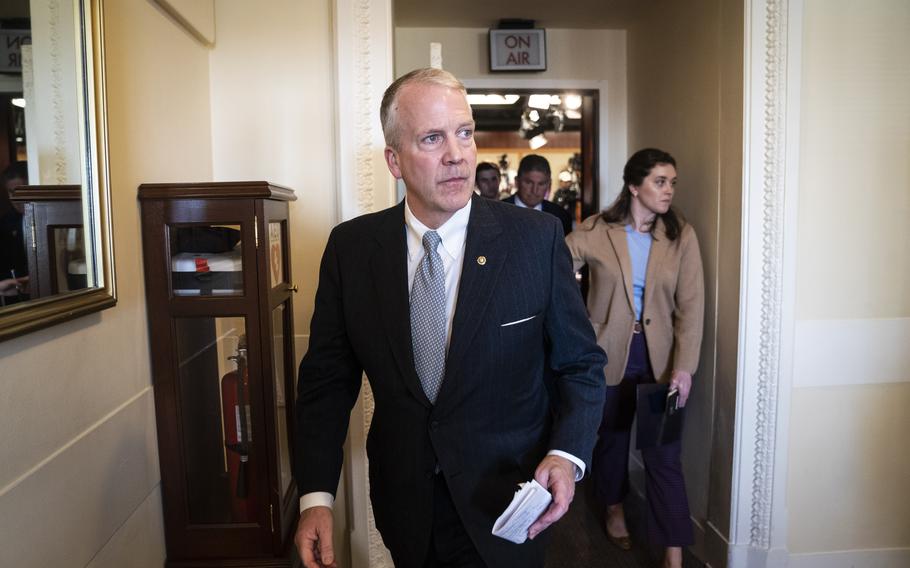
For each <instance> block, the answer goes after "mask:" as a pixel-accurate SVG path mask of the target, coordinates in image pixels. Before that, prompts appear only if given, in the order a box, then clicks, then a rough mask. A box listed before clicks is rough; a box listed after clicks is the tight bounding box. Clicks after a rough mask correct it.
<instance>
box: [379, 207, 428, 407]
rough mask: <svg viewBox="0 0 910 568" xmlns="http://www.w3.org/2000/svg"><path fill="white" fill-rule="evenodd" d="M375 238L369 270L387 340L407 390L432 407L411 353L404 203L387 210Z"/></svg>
mask: <svg viewBox="0 0 910 568" xmlns="http://www.w3.org/2000/svg"><path fill="white" fill-rule="evenodd" d="M375 238H376V240H377V242H378V243H379V247H378V248H377V249H376V251H375V252H374V254H373V256H372V257H371V259H370V271H371V273H372V275H373V282H374V285H375V287H376V298H377V301H378V304H379V310H380V313H381V315H382V322H383V325H384V327H385V331H386V337H388V340H389V344H390V346H391V348H392V354H393V356H394V358H395V362H396V363H397V364H398V368H399V370H400V371H401V376H402V377H403V378H404V382H405V385H406V386H407V388H408V390H410V391H411V394H413V395H414V396H415V397H416V398H417V400H419V401H420V402H421V403H423V404H424V405H425V406H430V401H429V399H427V396H426V394H424V392H423V387H422V386H421V384H420V379H419V378H418V377H417V371H415V370H414V356H413V355H412V353H411V318H410V305H409V303H408V281H407V278H408V245H407V241H406V240H405V239H406V235H405V224H404V201H402V202H401V203H399V204H398V206H397V207H394V208H393V209H390V210H389V211H388V213H387V215H386V218H385V219H384V220H383V221H382V223H381V224H380V227H379V230H378V231H377V233H376V235H375Z"/></svg>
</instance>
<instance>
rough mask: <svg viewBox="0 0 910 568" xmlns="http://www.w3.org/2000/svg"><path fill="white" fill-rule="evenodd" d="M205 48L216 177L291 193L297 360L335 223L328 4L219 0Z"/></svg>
mask: <svg viewBox="0 0 910 568" xmlns="http://www.w3.org/2000/svg"><path fill="white" fill-rule="evenodd" d="M215 25H216V29H217V34H218V36H217V37H218V39H217V43H216V45H215V49H214V50H213V51H212V54H211V93H212V98H211V100H212V111H211V113H212V114H211V116H212V164H213V168H212V169H213V175H214V178H215V179H216V180H217V181H231V180H234V181H237V180H253V179H257V180H258V179H262V180H267V181H270V182H273V183H277V184H280V185H286V186H288V187H290V188H291V189H293V190H294V191H295V192H296V195H297V201H295V202H292V203H291V211H290V215H291V252H292V266H291V271H292V275H293V279H294V282H295V283H297V284H298V285H299V287H300V292H299V293H298V294H297V295H296V296H295V297H294V312H295V314H294V315H295V317H294V329H295V333H296V334H297V336H298V344H297V353H296V355H297V358H298V360H299V358H300V357H301V356H302V355H303V353H304V351H305V349H306V342H305V341H303V339H305V337H306V335H307V334H308V333H309V327H310V318H311V317H312V313H313V299H314V296H315V294H316V284H317V280H318V273H319V261H320V259H321V257H322V251H323V249H324V248H325V242H326V240H327V239H328V235H329V231H330V230H331V229H332V227H333V226H334V225H335V223H336V219H337V214H336V209H337V207H336V203H337V189H336V181H335V142H334V136H335V134H334V128H335V122H334V120H335V118H334V117H335V105H334V80H333V78H334V72H333V67H332V54H333V46H332V41H333V36H332V2H331V1H330V0H320V1H318V2H307V3H300V2H294V1H292V0H270V1H269V2H267V3H266V2H260V3H257V4H256V6H255V8H254V9H251V6H250V4H249V3H248V2H245V1H243V0H218V2H217V4H216V10H215Z"/></svg>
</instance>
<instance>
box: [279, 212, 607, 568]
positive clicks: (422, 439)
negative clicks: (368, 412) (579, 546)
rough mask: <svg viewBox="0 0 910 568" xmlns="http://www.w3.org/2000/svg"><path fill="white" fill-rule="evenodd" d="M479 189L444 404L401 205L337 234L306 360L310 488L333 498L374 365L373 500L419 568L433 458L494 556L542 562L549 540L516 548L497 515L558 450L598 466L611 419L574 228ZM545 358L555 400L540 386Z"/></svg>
mask: <svg viewBox="0 0 910 568" xmlns="http://www.w3.org/2000/svg"><path fill="white" fill-rule="evenodd" d="M473 199H474V202H473V205H472V208H471V215H470V219H469V222H468V230H467V239H466V242H465V255H464V264H463V269H462V274H461V281H460V285H459V290H458V299H457V303H456V307H455V315H454V320H453V324H452V335H451V340H450V343H449V351H448V356H447V360H446V372H445V378H444V381H443V384H442V388H441V390H440V393H439V397H438V399H437V401H436V404H435V405H431V404H430V402H429V401H428V400H427V398H426V396H425V395H424V393H423V390H422V388H421V385H420V381H419V379H418V377H417V374H416V372H415V370H414V363H413V356H412V353H411V340H410V323H409V316H408V313H409V312H408V283H407V281H406V278H407V276H406V274H407V249H406V247H407V245H406V241H405V224H404V205H403V203H400V204H398V205H397V206H395V207H393V208H391V209H387V210H385V211H381V212H379V213H374V214H370V215H365V216H362V217H359V218H357V219H354V220H351V221H349V222H346V223H342V224H341V225H339V226H337V227H336V228H335V229H334V230H333V231H332V234H331V236H330V237H329V242H328V244H327V245H326V250H325V254H324V256H323V260H322V266H321V269H320V275H319V288H318V291H317V293H316V306H315V311H314V313H313V320H312V325H311V334H310V347H309V350H308V352H307V354H306V356H305V357H304V359H303V361H302V362H301V364H300V370H299V385H298V398H297V415H298V424H297V431H296V449H297V451H296V470H295V475H296V478H297V483H298V486H299V488H300V491H301V493H307V492H311V491H327V492H330V493H333V494H334V492H335V489H336V487H337V485H338V478H339V474H340V471H341V462H342V444H343V443H344V439H345V435H346V432H347V426H348V415H349V411H350V409H351V407H352V406H353V404H354V402H355V400H356V398H357V394H358V392H359V390H360V384H361V373H362V372H363V371H365V372H366V375H367V377H368V378H369V381H370V385H371V387H372V390H373V394H374V399H375V413H374V415H373V422H372V425H371V428H370V433H369V437H368V440H367V452H368V456H369V460H370V484H371V499H372V503H373V507H374V513H375V517H376V525H377V527H378V528H379V530H380V532H381V533H382V537H383V540H384V541H385V543H386V545H387V546H388V547H389V549H390V550H392V552H393V556H395V558H396V562H398V563H399V565H400V566H420V565H421V563H422V562H423V559H424V557H425V555H426V552H427V550H428V548H427V547H428V546H429V539H430V528H431V524H432V523H431V519H432V503H433V472H434V467H435V465H436V464H437V463H438V464H439V466H440V467H441V469H442V472H443V474H444V475H445V477H446V481H447V484H448V486H449V489H450V491H451V494H452V498H453V500H454V502H455V504H456V507H457V509H458V512H459V515H460V516H461V518H462V521H463V522H464V524H465V527H466V528H467V530H468V532H469V534H470V535H471V538H472V540H473V541H474V543H475V545H476V546H477V549H478V551H479V552H480V554H481V556H482V557H483V558H484V559H485V561H486V562H487V564H488V565H489V566H491V567H496V568H500V567H509V566H515V567H522V568H525V567H527V566H534V565H538V564H540V562H541V558H542V556H541V550H540V547H541V546H542V544H541V540H542V539H536V540H535V541H533V542H532V541H528V542H527V543H526V544H523V545H515V544H512V543H509V542H507V541H505V540H502V539H499V538H497V537H494V536H492V535H491V534H490V531H491V529H492V526H493V521H494V520H495V518H496V517H497V516H498V515H499V513H501V512H502V510H503V509H504V508H505V506H506V505H507V504H508V502H509V501H510V500H511V498H512V495H513V493H514V491H515V489H516V485H517V484H518V483H519V482H523V481H527V480H529V479H531V478H532V477H533V474H534V470H535V468H536V466H537V464H538V463H539V462H540V460H541V459H542V458H543V456H544V455H545V453H546V452H547V451H548V450H549V449H560V450H563V451H566V452H569V453H571V454H573V455H575V456H578V457H579V458H581V459H583V460H585V462H586V463H590V462H589V460H590V456H591V451H592V448H593V444H594V438H595V435H596V429H597V425H598V424H599V421H600V416H601V413H602V404H603V392H604V377H603V366H604V364H605V362H606V356H605V355H604V353H603V351H602V350H601V349H600V348H599V347H598V346H597V344H596V343H595V339H594V334H593V332H592V329H591V325H590V324H589V323H588V320H587V316H586V315H585V309H584V306H583V304H582V300H581V295H580V294H579V292H578V288H577V285H576V284H575V281H574V278H573V272H572V263H571V259H570V258H569V253H568V250H567V249H566V246H565V243H564V239H563V230H562V227H561V226H560V224H559V223H558V222H557V220H556V219H555V218H554V217H552V216H550V215H540V214H538V213H537V212H535V211H528V210H525V209H521V208H518V207H514V206H512V205H507V204H504V203H499V202H496V201H490V200H487V199H483V198H480V197H476V196H475V197H474V198H473ZM481 257H482V258H483V259H484V260H481ZM528 318H530V319H528ZM520 320H526V321H522V322H521V323H516V324H514V325H505V324H510V323H512V322H517V321H520ZM548 368H549V369H550V370H552V381H553V385H555V391H556V392H557V393H558V397H554V399H556V398H558V400H559V403H558V405H555V404H553V401H552V400H551V397H550V392H549V391H548V389H547V387H546V385H545V383H544V379H545V376H546V375H547V374H548V373H549V371H548Z"/></svg>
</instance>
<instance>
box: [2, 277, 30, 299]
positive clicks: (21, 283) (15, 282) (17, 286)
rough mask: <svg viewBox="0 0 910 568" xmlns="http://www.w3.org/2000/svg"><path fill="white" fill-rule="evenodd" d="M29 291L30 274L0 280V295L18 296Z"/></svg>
mask: <svg viewBox="0 0 910 568" xmlns="http://www.w3.org/2000/svg"><path fill="white" fill-rule="evenodd" d="M27 293H28V276H23V277H21V278H7V279H5V280H0V296H16V295H19V294H27Z"/></svg>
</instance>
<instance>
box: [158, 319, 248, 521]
mask: <svg viewBox="0 0 910 568" xmlns="http://www.w3.org/2000/svg"><path fill="white" fill-rule="evenodd" d="M175 325H176V340H177V364H178V369H177V391H178V396H179V405H180V416H181V438H182V439H181V443H182V449H183V456H184V460H185V463H186V465H185V469H186V489H187V491H186V495H187V508H188V511H187V513H188V520H189V522H190V523H191V524H224V523H251V522H255V520H256V518H257V515H258V512H257V511H258V503H257V499H256V496H257V491H256V487H257V483H256V479H255V476H256V474H255V469H256V468H255V467H254V466H255V464H253V463H251V462H250V459H251V453H252V452H251V448H252V442H253V439H254V437H255V436H257V435H258V434H257V433H256V432H254V431H253V429H252V419H251V415H250V383H249V381H250V377H249V368H248V350H247V344H246V322H245V320H244V318H242V317H184V318H175Z"/></svg>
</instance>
